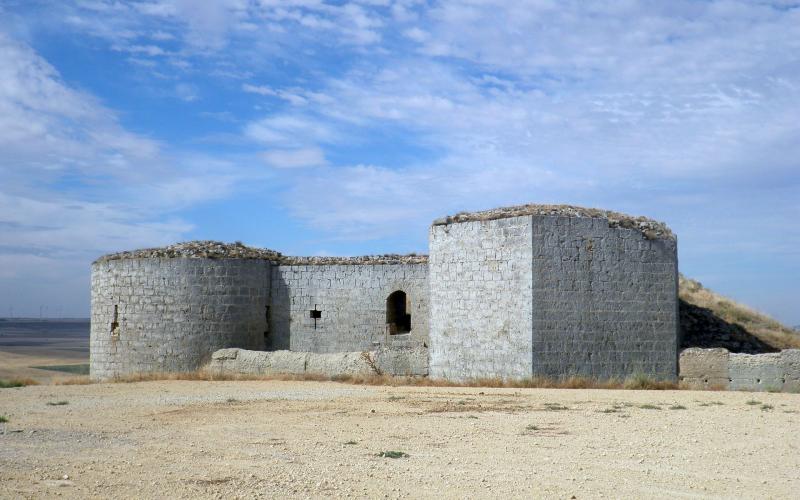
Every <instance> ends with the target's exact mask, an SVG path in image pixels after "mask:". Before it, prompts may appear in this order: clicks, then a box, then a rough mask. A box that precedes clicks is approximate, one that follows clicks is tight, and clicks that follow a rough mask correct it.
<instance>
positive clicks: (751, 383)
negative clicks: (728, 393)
mask: <svg viewBox="0 0 800 500" xmlns="http://www.w3.org/2000/svg"><path fill="white" fill-rule="evenodd" d="M680 380H681V382H683V383H684V384H686V385H687V386H688V387H690V388H694V389H730V390H735V391H737V390H738V391H785V392H800V349H787V350H784V351H781V352H778V353H767V354H740V353H730V352H728V351H727V350H726V349H700V348H690V349H684V350H683V351H682V352H681V355H680Z"/></svg>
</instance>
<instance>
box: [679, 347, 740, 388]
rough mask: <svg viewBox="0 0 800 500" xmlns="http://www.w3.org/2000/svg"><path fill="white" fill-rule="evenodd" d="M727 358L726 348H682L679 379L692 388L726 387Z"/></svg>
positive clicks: (728, 382) (727, 385)
mask: <svg viewBox="0 0 800 500" xmlns="http://www.w3.org/2000/svg"><path fill="white" fill-rule="evenodd" d="M728 358H729V353H728V350H727V349H722V348H718V349H699V348H690V349H684V350H683V351H681V354H680V358H679V379H680V380H681V382H683V383H684V384H686V385H687V386H689V387H690V388H693V389H710V388H719V389H727V388H728V387H729V385H730V380H729V378H730V374H729V373H728Z"/></svg>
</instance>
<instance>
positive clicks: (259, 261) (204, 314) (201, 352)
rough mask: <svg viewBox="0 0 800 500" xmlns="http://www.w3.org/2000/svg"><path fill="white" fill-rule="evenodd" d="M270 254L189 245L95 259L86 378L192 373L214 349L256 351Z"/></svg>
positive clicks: (263, 324) (262, 323)
mask: <svg viewBox="0 0 800 500" xmlns="http://www.w3.org/2000/svg"><path fill="white" fill-rule="evenodd" d="M209 248H211V251H209ZM176 249H177V250H176ZM187 249H188V250H187ZM251 250H252V251H251ZM271 255H272V252H269V251H262V250H256V249H249V248H247V247H244V246H241V245H221V244H216V243H211V242H194V243H190V244H181V245H175V246H173V247H167V248H166V249H150V250H145V251H137V252H129V253H123V254H115V255H111V256H106V257H103V258H101V259H99V260H98V261H96V262H95V263H94V264H93V265H92V326H91V341H90V372H91V378H92V379H94V380H106V379H113V378H117V377H124V376H126V375H132V374H137V373H156V372H180V371H192V370H195V369H197V368H198V367H199V366H201V365H202V364H203V363H204V362H205V361H206V360H208V358H209V357H210V355H211V353H212V352H214V351H215V350H217V349H222V348H226V347H240V348H244V349H263V346H264V335H265V332H266V331H267V328H268V326H267V315H268V306H269V290H270V274H271V273H270V266H271V260H270V257H271Z"/></svg>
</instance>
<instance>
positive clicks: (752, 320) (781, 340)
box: [678, 276, 800, 353]
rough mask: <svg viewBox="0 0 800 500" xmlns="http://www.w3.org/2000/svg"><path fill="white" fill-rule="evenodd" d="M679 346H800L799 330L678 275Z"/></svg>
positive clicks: (751, 350)
mask: <svg viewBox="0 0 800 500" xmlns="http://www.w3.org/2000/svg"><path fill="white" fill-rule="evenodd" d="M678 297H679V299H680V309H681V311H680V312H681V318H680V322H681V347H682V348H686V347H724V348H726V349H728V350H729V351H731V352H747V353H759V352H774V351H778V350H781V349H798V348H800V334H798V333H797V332H796V331H795V330H793V329H791V328H789V327H787V326H785V325H783V324H781V323H780V322H778V321H776V320H774V319H773V318H770V317H769V316H767V315H765V314H763V313H760V312H758V311H756V310H754V309H751V308H749V307H747V306H745V305H743V304H739V303H737V302H735V301H733V300H731V299H729V298H727V297H724V296H722V295H719V294H718V293H716V292H714V291H713V290H709V289H708V288H705V287H704V286H703V285H702V284H701V283H700V282H698V281H695V280H693V279H689V278H686V277H685V276H681V277H680V282H679V287H678Z"/></svg>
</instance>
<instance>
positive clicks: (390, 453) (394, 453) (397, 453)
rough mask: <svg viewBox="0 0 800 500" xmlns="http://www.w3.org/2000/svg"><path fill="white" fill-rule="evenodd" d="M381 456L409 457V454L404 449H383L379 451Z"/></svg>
mask: <svg viewBox="0 0 800 500" xmlns="http://www.w3.org/2000/svg"><path fill="white" fill-rule="evenodd" d="M378 456H379V457H384V458H408V457H409V454H408V453H406V452H404V451H391V450H390V451H382V452H380V453H378Z"/></svg>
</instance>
